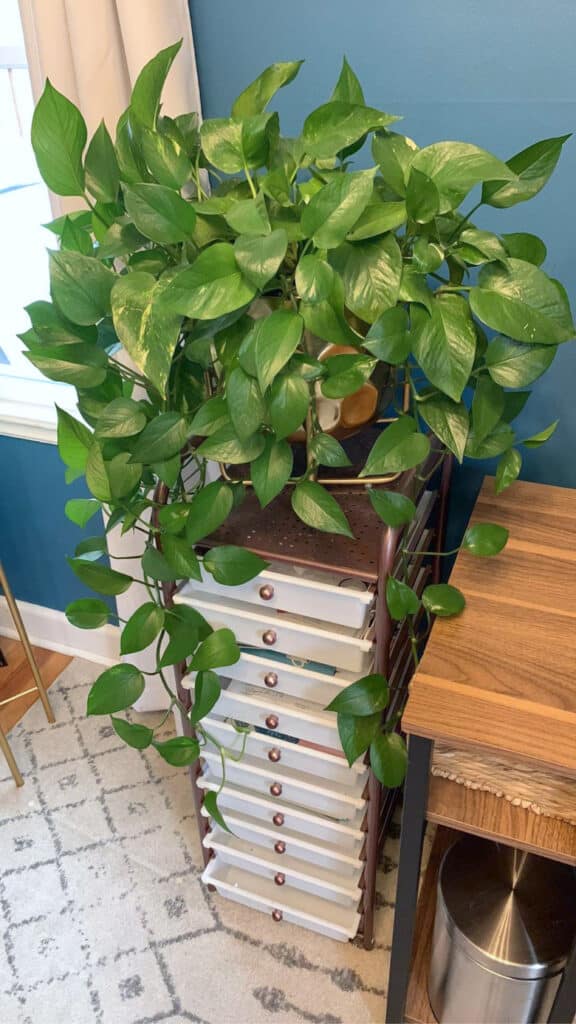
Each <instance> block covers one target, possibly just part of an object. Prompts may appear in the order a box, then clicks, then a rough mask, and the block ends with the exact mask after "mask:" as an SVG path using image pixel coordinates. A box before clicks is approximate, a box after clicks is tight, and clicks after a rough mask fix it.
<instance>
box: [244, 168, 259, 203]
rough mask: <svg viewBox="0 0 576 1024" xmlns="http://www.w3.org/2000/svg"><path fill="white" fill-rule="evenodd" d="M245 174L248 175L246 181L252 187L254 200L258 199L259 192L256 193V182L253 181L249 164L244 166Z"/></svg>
mask: <svg viewBox="0 0 576 1024" xmlns="http://www.w3.org/2000/svg"><path fill="white" fill-rule="evenodd" d="M244 174H245V175H246V181H247V182H248V184H249V185H250V191H251V193H252V195H253V197H254V199H256V196H257V195H258V193H257V191H256V189H255V187H254V182H253V181H252V176H251V174H250V171H249V170H248V164H244Z"/></svg>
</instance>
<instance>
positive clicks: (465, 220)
mask: <svg viewBox="0 0 576 1024" xmlns="http://www.w3.org/2000/svg"><path fill="white" fill-rule="evenodd" d="M482 205H483V204H482V200H480V202H479V203H476V206H473V207H472V209H471V210H469V211H468V213H467V214H466V215H465V216H464V218H463V219H462V220H461V221H460V223H459V224H458V225H457V226H456V228H455V229H454V231H453V232H452V234H451V235H450V237H449V238H448V240H447V242H446V245H450V243H451V242H453V241H454V240H455V239H456V238H458V235H459V234H460V232H461V231H462V229H463V228H464V226H465V225H466V224H467V223H468V221H469V220H470V217H472V216H473V215H474V214H475V213H476V210H479V209H480V207H481V206H482Z"/></svg>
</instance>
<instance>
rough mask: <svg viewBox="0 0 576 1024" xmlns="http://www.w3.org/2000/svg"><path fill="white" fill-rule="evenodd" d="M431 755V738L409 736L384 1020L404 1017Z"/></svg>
mask: <svg viewBox="0 0 576 1024" xmlns="http://www.w3.org/2000/svg"><path fill="white" fill-rule="evenodd" d="M431 756H432V741H431V740H426V739H422V737H420V736H410V738H409V740H408V773H407V775H406V783H405V789H404V807H403V811H402V832H401V836H400V860H399V864H398V889H397V892H396V909H395V912H394V932H393V936H392V952H391V956H390V973H389V975H388V1004H387V1007H386V1024H402V1021H403V1020H404V1011H405V1007H406V994H407V992H408V981H409V978H410V964H411V960H412V943H413V939H414V925H415V918H416V903H417V900H418V882H419V879H420V865H421V861H422V841H423V839H424V829H425V825H426V806H427V803H428V784H429V777H430V760H431Z"/></svg>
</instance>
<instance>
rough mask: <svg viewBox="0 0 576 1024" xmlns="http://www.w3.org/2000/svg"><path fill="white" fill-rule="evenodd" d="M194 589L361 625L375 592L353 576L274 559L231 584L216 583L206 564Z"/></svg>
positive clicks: (363, 622)
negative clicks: (245, 580)
mask: <svg viewBox="0 0 576 1024" xmlns="http://www.w3.org/2000/svg"><path fill="white" fill-rule="evenodd" d="M190 591H194V592H195V593H198V594H202V593H204V594H214V595H215V596H216V597H219V598H224V599H225V600H230V598H233V600H235V601H246V602H248V603H249V604H254V605H257V606H258V607H259V608H262V609H263V611H264V612H265V613H266V612H268V611H269V610H270V609H275V610H278V611H283V612H294V613H295V614H296V615H307V616H310V617H311V618H313V619H318V618H321V619H323V620H324V621H326V622H335V623H339V624H340V625H342V626H351V627H353V628H356V629H359V628H361V627H362V626H364V625H365V623H366V617H367V615H368V611H369V609H370V606H371V605H372V603H373V601H374V594H373V593H372V592H371V591H369V590H367V589H366V588H365V586H364V584H363V583H362V582H361V581H358V583H357V584H354V582H353V581H351V580H350V579H349V578H348V579H347V580H343V581H342V583H341V584H340V582H339V580H338V578H337V577H336V576H332V575H331V574H329V573H321V572H317V571H314V570H309V569H301V568H299V567H298V566H291V565H281V564H280V563H272V564H271V565H270V566H269V567H268V569H265V570H264V572H261V573H260V574H259V575H258V576H256V577H255V578H254V579H253V580H249V581H248V583H242V584H241V585H240V586H238V587H234V588H232V589H231V588H230V587H225V586H222V584H220V583H216V581H215V580H214V577H213V576H211V575H210V573H209V572H206V571H205V570H204V569H203V568H202V580H201V582H200V581H197V580H191V581H190Z"/></svg>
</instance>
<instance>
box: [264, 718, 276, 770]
mask: <svg viewBox="0 0 576 1024" xmlns="http://www.w3.org/2000/svg"><path fill="white" fill-rule="evenodd" d="M265 721H266V727H267V728H268V729H277V728H278V722H279V718H278V715H268V716H267V718H266V719H265ZM271 760H272V759H271Z"/></svg>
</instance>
